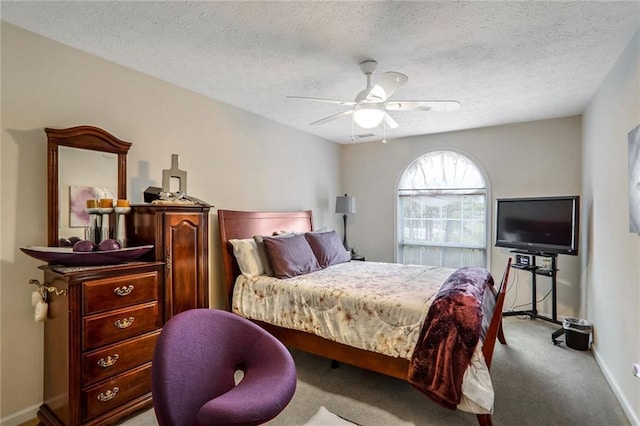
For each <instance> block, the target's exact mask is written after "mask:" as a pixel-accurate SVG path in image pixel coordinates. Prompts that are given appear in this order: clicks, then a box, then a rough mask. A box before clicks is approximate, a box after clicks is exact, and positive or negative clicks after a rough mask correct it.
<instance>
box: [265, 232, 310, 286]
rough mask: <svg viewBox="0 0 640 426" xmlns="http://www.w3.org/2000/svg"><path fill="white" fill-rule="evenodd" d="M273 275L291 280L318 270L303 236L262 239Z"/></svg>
mask: <svg viewBox="0 0 640 426" xmlns="http://www.w3.org/2000/svg"><path fill="white" fill-rule="evenodd" d="M262 239H263V240H264V245H265V247H266V249H267V254H268V256H269V261H270V263H271V267H272V268H273V273H274V275H275V276H276V277H278V278H291V277H295V276H297V275H304V274H308V273H310V272H313V271H317V270H318V269H320V265H319V264H318V261H317V260H316V256H315V255H314V254H313V250H311V247H310V246H309V243H308V242H307V239H306V238H305V237H304V235H292V236H289V237H286V238H282V237H262Z"/></svg>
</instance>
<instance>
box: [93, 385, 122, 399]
mask: <svg viewBox="0 0 640 426" xmlns="http://www.w3.org/2000/svg"><path fill="white" fill-rule="evenodd" d="M119 390H120V388H119V387H117V386H116V387H115V388H113V389H109V390H107V391H106V392H100V395H98V401H100V402H107V401H110V400H112V399H113V398H115V397H116V395H117V394H118V391H119Z"/></svg>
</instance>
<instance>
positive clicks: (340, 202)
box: [336, 194, 356, 214]
mask: <svg viewBox="0 0 640 426" xmlns="http://www.w3.org/2000/svg"><path fill="white" fill-rule="evenodd" d="M355 212H356V197H351V196H348V195H347V194H344V197H340V196H339V197H336V213H343V214H354V213H355Z"/></svg>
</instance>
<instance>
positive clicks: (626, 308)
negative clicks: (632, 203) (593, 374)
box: [582, 33, 640, 424]
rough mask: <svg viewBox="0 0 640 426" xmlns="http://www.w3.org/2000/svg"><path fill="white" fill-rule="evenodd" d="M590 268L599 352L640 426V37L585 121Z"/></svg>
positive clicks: (587, 280) (585, 272)
mask: <svg viewBox="0 0 640 426" xmlns="http://www.w3.org/2000/svg"><path fill="white" fill-rule="evenodd" d="M583 117H584V118H583V132H584V158H583V164H584V166H583V168H584V169H583V196H584V200H585V205H586V206H587V214H586V215H585V216H584V221H583V223H584V225H585V226H584V228H585V229H586V234H587V238H583V240H582V248H583V252H588V253H589V256H588V258H587V261H585V262H583V265H582V281H583V285H584V287H585V291H584V292H583V294H584V303H586V307H587V309H586V312H587V314H586V315H587V318H588V319H589V320H590V321H592V322H593V324H594V342H593V350H594V353H595V354H596V359H597V360H598V362H599V364H600V366H601V368H602V370H603V371H604V372H605V375H606V376H607V378H608V379H609V382H610V383H611V386H612V388H613V390H614V392H616V394H617V395H618V398H619V399H620V400H621V401H622V402H623V407H624V408H625V409H626V410H627V413H628V415H629V417H630V418H631V419H632V423H635V424H640V379H638V378H635V377H634V376H632V374H631V366H632V363H634V362H640V313H639V312H640V235H638V234H631V233H630V232H629V196H628V195H629V192H628V157H627V145H628V143H627V133H628V132H629V131H630V130H631V129H633V128H634V127H635V126H637V125H639V124H640V33H637V34H636V35H635V37H634V39H633V40H632V42H631V43H630V44H629V46H628V47H627V49H626V50H625V52H624V54H623V55H622V56H621V57H620V59H619V60H618V62H617V63H616V64H615V66H614V67H613V69H612V70H611V71H610V73H609V74H608V76H607V78H606V80H605V81H604V82H603V83H602V85H601V86H600V89H599V90H598V92H597V94H596V95H595V96H594V97H593V99H592V100H591V102H590V103H589V106H588V108H587V109H586V111H585V113H584V116H583Z"/></svg>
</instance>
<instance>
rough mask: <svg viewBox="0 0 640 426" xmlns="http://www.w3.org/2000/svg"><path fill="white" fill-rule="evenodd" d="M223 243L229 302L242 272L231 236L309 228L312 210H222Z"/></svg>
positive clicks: (223, 264) (219, 215) (310, 229)
mask: <svg viewBox="0 0 640 426" xmlns="http://www.w3.org/2000/svg"><path fill="white" fill-rule="evenodd" d="M218 224H219V225H220V242H221V247H222V268H223V272H224V275H223V277H224V278H223V281H224V284H225V289H226V292H227V302H229V301H230V300H231V295H232V292H233V284H234V283H235V280H236V278H237V277H238V275H239V274H240V270H239V269H238V264H237V263H236V259H235V257H234V256H233V247H232V246H231V243H229V240H232V239H243V238H253V236H254V235H273V234H274V233H276V232H279V231H283V230H291V231H296V232H306V231H312V230H313V217H312V214H311V210H305V211H299V212H245V211H236V210H218Z"/></svg>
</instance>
